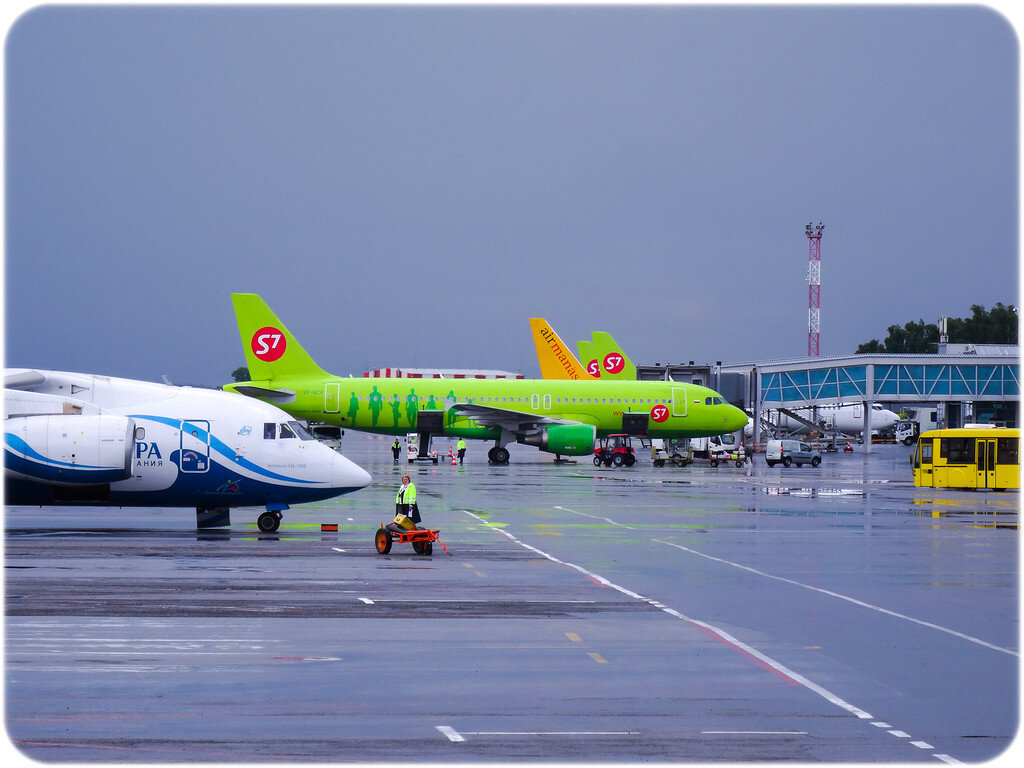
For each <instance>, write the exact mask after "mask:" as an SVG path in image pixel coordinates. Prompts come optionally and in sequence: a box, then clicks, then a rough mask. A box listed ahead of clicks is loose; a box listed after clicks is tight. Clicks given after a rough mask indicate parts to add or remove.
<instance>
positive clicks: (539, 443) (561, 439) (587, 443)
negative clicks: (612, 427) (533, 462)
mask: <svg viewBox="0 0 1024 768" xmlns="http://www.w3.org/2000/svg"><path fill="white" fill-rule="evenodd" d="M596 435H597V430H596V428H595V427H593V426H592V425H590V424H555V425H554V426H551V427H544V428H542V429H541V430H539V431H538V432H534V433H533V434H530V435H526V436H524V437H520V438H518V439H517V442H520V443H523V444H524V445H533V446H536V447H537V448H540V449H541V450H542V451H547V452H548V453H558V454H563V455H565V456H585V455H587V454H589V453H593V451H594V438H595V437H596Z"/></svg>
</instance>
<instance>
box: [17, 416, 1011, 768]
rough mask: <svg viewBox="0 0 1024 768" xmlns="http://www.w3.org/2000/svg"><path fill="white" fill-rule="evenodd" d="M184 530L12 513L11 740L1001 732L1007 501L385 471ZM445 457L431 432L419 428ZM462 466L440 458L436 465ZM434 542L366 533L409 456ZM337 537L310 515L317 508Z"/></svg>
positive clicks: (628, 757)
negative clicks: (357, 484) (314, 500)
mask: <svg viewBox="0 0 1024 768" xmlns="http://www.w3.org/2000/svg"><path fill="white" fill-rule="evenodd" d="M389 444H390V440H386V439H382V438H381V439H378V438H372V437H369V436H364V435H352V434H350V435H347V436H346V437H345V446H344V448H345V453H346V455H348V456H349V457H350V458H352V459H353V460H355V461H356V462H357V463H359V464H361V465H362V466H364V467H365V468H366V469H367V470H369V471H370V472H371V474H372V475H373V477H374V482H373V484H372V485H371V486H370V487H368V488H366V489H364V490H363V491H360V492H358V493H356V494H353V495H351V496H348V497H343V498H341V499H338V500H336V501H334V502H324V503H322V504H319V505H306V506H303V507H301V508H295V509H293V510H290V511H289V512H287V513H286V514H285V518H284V524H283V525H282V528H281V530H280V531H279V532H278V533H276V534H260V533H258V531H257V530H256V527H255V518H256V514H257V512H258V510H251V509H248V510H247V509H242V510H232V513H231V515H232V526H231V527H230V528H229V529H225V530H216V531H204V532H198V531H196V529H195V527H194V522H195V517H194V512H193V511H192V510H188V509H158V510H146V509H99V508H60V509H55V508H38V507H11V508H8V509H7V510H6V519H5V527H6V542H5V546H6V549H5V573H6V580H5V587H6V601H5V607H6V626H5V651H6V658H5V674H6V691H5V692H6V727H7V734H8V738H9V739H10V741H11V742H12V744H13V745H14V748H15V749H17V750H19V751H20V752H21V753H22V754H23V755H25V756H28V757H30V758H32V759H34V760H40V761H45V762H54V761H59V762H105V763H111V762H148V763H151V762H262V761H277V762H280V761H294V762H337V761H346V762H347V761H375V762H435V763H436V762H523V761H538V762H540V761H544V762H590V763H599V762H601V763H607V762H619V763H633V762H650V761H659V762H723V761H724V762H755V761H765V760H786V761H794V762H818V761H821V762H898V763H909V762H931V763H935V762H946V763H955V762H978V761H983V760H989V759H992V758H995V757H997V756H1000V755H1004V752H1005V750H1007V749H1008V747H1009V746H1010V745H1011V743H1012V741H1013V739H1014V738H1015V736H1016V733H1017V729H1018V690H1019V679H1018V675H1019V664H1020V648H1019V642H1020V641H1019V621H1018V619H1019V617H1018V574H1019V560H1018V545H1019V502H1020V498H1019V495H1018V494H1017V493H1016V492H1009V493H984V492H981V493H971V492H960V491H945V492H938V491H931V490H925V489H916V488H914V486H913V485H912V483H911V482H910V471H909V462H908V461H907V456H908V454H909V452H910V449H908V448H905V447H903V446H892V445H882V446H875V447H874V450H873V452H872V453H870V454H867V453H864V452H863V449H858V450H857V451H856V452H854V453H853V454H842V453H840V454H827V455H826V457H825V460H824V462H823V464H822V465H821V466H820V467H817V468H812V467H809V466H805V467H801V468H797V467H792V468H788V469H787V468H783V467H775V468H768V467H767V466H765V464H764V461H763V457H758V458H757V459H756V460H755V463H754V466H753V467H743V468H737V467H734V466H720V467H718V468H710V467H707V466H689V467H686V468H676V467H665V468H655V467H652V466H651V465H650V462H649V460H646V459H645V458H641V461H640V462H638V463H637V465H636V466H634V467H631V468H628V469H626V468H623V469H615V468H608V469H605V468H600V469H599V468H595V467H594V466H593V465H592V464H591V463H590V461H589V460H587V459H586V458H584V459H583V460H580V461H579V462H577V463H575V464H562V465H556V464H553V463H552V462H551V457H550V456H549V455H547V454H541V453H539V452H537V451H535V450H533V449H530V448H525V447H521V446H513V447H512V463H511V464H509V465H508V466H504V467H495V466H489V465H488V464H487V463H486V459H485V458H484V457H485V447H484V446H483V444H482V443H471V444H470V451H469V455H468V457H467V460H466V463H465V464H464V465H462V466H451V465H450V463H448V462H447V461H445V460H442V462H441V463H439V464H438V465H437V466H434V465H422V464H419V465H415V466H411V465H408V464H407V463H406V462H405V461H404V458H403V460H402V462H401V463H400V464H394V463H393V462H392V459H391V454H390V450H389ZM438 445H439V446H440V447H441V449H442V452H443V451H445V450H447V443H446V442H444V441H441V442H440V443H438ZM449 461H450V460H449ZM406 472H411V473H412V474H413V476H414V480H415V482H416V484H417V487H418V489H419V498H420V506H421V511H422V513H423V516H424V525H426V526H428V527H431V528H438V529H440V537H441V541H442V542H443V543H444V545H445V546H446V547H447V548H448V550H449V551H450V552H451V555H450V556H449V555H447V554H445V552H444V550H443V549H442V548H441V547H440V546H438V545H436V544H435V545H434V550H433V554H432V555H430V556H425V555H417V554H415V553H414V552H413V550H412V548H411V546H410V545H408V544H396V545H395V547H394V549H393V550H392V551H391V553H390V554H388V555H386V556H381V555H378V554H377V553H376V551H375V550H374V548H373V543H372V537H373V532H374V531H375V530H376V528H377V525H378V524H379V523H381V522H387V521H388V520H389V519H390V517H391V516H392V515H393V509H394V495H395V491H396V489H397V487H398V485H399V478H400V477H401V475H402V474H403V473H406ZM322 523H329V524H337V525H338V528H339V530H338V531H337V532H330V533H326V532H322V531H321V524H322Z"/></svg>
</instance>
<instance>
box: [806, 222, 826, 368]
mask: <svg viewBox="0 0 1024 768" xmlns="http://www.w3.org/2000/svg"><path fill="white" fill-rule="evenodd" d="M823 229H825V225H824V224H822V223H821V222H820V221H819V222H818V225H817V226H814V224H808V225H807V226H806V227H804V234H805V235H807V241H808V264H807V356H808V357H818V356H819V354H820V350H821V347H820V341H821V232H822V230H823Z"/></svg>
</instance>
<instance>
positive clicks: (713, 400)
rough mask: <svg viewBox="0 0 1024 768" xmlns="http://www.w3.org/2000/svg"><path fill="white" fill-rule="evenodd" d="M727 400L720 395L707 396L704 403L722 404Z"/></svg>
mask: <svg viewBox="0 0 1024 768" xmlns="http://www.w3.org/2000/svg"><path fill="white" fill-rule="evenodd" d="M724 402H725V401H724V400H723V399H722V398H720V397H705V398H704V405H721V404H722V403H724Z"/></svg>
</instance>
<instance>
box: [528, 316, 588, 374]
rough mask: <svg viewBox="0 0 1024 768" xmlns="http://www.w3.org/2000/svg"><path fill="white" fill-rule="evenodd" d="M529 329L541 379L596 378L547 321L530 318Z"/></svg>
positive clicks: (539, 318)
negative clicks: (535, 349)
mask: <svg viewBox="0 0 1024 768" xmlns="http://www.w3.org/2000/svg"><path fill="white" fill-rule="evenodd" d="M530 329H531V330H532V332H533V343H534V344H535V345H536V347H537V362H539V363H540V375H541V378H544V379H574V380H582V379H593V378H596V377H594V376H591V375H590V374H589V373H587V371H586V369H585V368H584V367H583V366H582V365H581V364H580V361H579V360H577V359H576V356H575V355H574V354H573V353H572V351H571V350H570V349H569V347H568V346H566V344H565V342H563V341H562V340H561V339H560V338H559V337H558V334H557V333H555V331H554V329H552V327H551V324H550V323H548V321H547V320H545V319H544V318H542V317H531V318H530Z"/></svg>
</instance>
